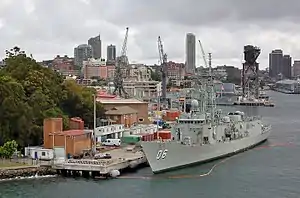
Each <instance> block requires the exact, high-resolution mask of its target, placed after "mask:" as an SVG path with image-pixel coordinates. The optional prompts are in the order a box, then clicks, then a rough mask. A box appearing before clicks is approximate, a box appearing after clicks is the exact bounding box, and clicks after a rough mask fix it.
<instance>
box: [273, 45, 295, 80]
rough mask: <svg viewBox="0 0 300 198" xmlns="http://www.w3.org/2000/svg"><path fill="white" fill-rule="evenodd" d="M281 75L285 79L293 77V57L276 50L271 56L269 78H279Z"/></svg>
mask: <svg viewBox="0 0 300 198" xmlns="http://www.w3.org/2000/svg"><path fill="white" fill-rule="evenodd" d="M279 74H281V75H282V77H283V78H291V77H292V57H291V56H290V55H288V54H286V55H283V51H282V50H281V49H275V50H273V51H272V52H271V53H270V54H269V76H270V77H272V78H277V77H279V76H278V75H279Z"/></svg>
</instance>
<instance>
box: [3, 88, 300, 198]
mask: <svg viewBox="0 0 300 198" xmlns="http://www.w3.org/2000/svg"><path fill="white" fill-rule="evenodd" d="M269 94H270V96H271V98H272V99H273V101H275V103H276V106H275V107H272V108H269V107H238V106H236V107H234V108H235V109H238V110H242V111H244V112H245V113H247V114H250V115H262V116H263V117H264V119H265V120H266V121H267V122H269V123H270V124H272V128H273V130H272V134H271V136H270V138H269V140H268V141H267V142H266V143H264V144H263V145H262V146H261V147H259V148H256V149H253V150H250V151H247V152H244V153H242V154H239V155H237V156H235V157H233V158H229V159H227V160H226V161H222V160H219V161H216V162H212V163H209V164H204V165H200V166H196V167H192V168H187V169H182V170H178V171H174V172H171V173H165V174H162V175H157V176H152V175H151V170H150V168H144V169H141V170H139V171H138V172H136V173H131V174H127V175H126V177H123V178H119V179H112V180H92V179H84V178H40V179H28V180H18V181H6V182H0V198H17V197H18V198H19V197H20V198H52V197H55V198H83V197H89V198H99V197H101V198H102V197H103V198H110V197H114V198H116V197H123V198H127V197H128V198H129V197H130V198H153V197H173V198H182V197H196V196H197V197H207V198H219V197H222V198H240V197H243V198H248V197H249V198H252V197H259V198H270V197H272V198H283V197H285V198H299V197H300V188H299V186H300V158H299V153H300V116H299V115H300V95H285V94H282V93H277V92H270V93H269ZM222 108H226V109H232V108H233V107H222ZM178 157H180V156H178ZM215 164H217V166H216V167H215V168H214V169H213V170H212V171H211V172H210V174H205V173H208V172H209V171H210V170H211V168H212V167H214V165H215ZM170 175H173V176H174V177H171V178H170V177H169V176H170ZM184 175H189V176H188V177H184Z"/></svg>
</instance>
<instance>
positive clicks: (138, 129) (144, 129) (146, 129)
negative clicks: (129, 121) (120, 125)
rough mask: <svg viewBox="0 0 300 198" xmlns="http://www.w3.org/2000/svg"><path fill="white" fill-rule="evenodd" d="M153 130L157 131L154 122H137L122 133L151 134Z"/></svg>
mask: <svg viewBox="0 0 300 198" xmlns="http://www.w3.org/2000/svg"><path fill="white" fill-rule="evenodd" d="M155 132H157V125H156V124H139V125H137V126H133V127H130V128H128V129H125V130H124V133H123V135H138V134H143V133H151V134H153V133H155Z"/></svg>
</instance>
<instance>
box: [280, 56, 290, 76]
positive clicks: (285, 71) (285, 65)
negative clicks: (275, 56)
mask: <svg viewBox="0 0 300 198" xmlns="http://www.w3.org/2000/svg"><path fill="white" fill-rule="evenodd" d="M281 69H282V72H281V73H282V75H283V77H284V78H288V79H290V78H291V77H292V57H291V56H290V55H284V56H283V60H282V68H281Z"/></svg>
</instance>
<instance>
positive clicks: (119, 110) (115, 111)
mask: <svg viewBox="0 0 300 198" xmlns="http://www.w3.org/2000/svg"><path fill="white" fill-rule="evenodd" d="M134 113H138V112H137V111H136V110H135V109H133V108H131V107H128V106H121V107H114V108H112V109H110V110H108V111H106V112H105V114H106V115H126V114H134Z"/></svg>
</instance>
